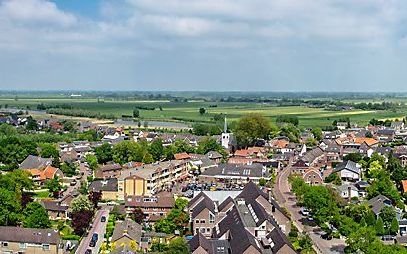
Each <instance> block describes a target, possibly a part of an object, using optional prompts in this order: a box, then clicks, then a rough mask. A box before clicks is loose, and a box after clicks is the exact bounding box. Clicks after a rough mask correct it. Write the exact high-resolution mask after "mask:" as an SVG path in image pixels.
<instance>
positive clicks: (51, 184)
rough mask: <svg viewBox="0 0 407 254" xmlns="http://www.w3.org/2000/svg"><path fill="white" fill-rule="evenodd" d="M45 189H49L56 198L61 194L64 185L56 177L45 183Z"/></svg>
mask: <svg viewBox="0 0 407 254" xmlns="http://www.w3.org/2000/svg"><path fill="white" fill-rule="evenodd" d="M45 188H47V189H48V190H49V191H50V192H51V193H52V194H53V196H54V197H58V195H59V192H60V191H61V190H62V185H61V182H60V181H59V178H58V177H57V176H56V177H54V178H53V179H49V180H47V181H45Z"/></svg>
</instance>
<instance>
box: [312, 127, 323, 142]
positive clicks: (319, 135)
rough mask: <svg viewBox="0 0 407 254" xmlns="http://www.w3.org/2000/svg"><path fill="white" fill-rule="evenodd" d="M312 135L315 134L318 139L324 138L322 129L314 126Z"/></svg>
mask: <svg viewBox="0 0 407 254" xmlns="http://www.w3.org/2000/svg"><path fill="white" fill-rule="evenodd" d="M311 133H312V135H314V138H315V139H316V140H318V141H321V140H322V138H323V134H322V130H321V128H313V129H312V131H311Z"/></svg>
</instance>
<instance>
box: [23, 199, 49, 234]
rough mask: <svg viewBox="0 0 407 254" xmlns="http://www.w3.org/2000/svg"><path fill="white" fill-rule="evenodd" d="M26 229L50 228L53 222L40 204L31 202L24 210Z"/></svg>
mask: <svg viewBox="0 0 407 254" xmlns="http://www.w3.org/2000/svg"><path fill="white" fill-rule="evenodd" d="M23 214H24V221H23V226H24V227H25V228H49V227H51V221H50V220H49V216H48V213H47V211H46V210H45V208H44V207H43V206H42V205H41V204H40V203H38V202H31V203H29V204H28V205H27V207H26V208H25V209H24V212H23Z"/></svg>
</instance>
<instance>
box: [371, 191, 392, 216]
mask: <svg viewBox="0 0 407 254" xmlns="http://www.w3.org/2000/svg"><path fill="white" fill-rule="evenodd" d="M367 202H368V204H369V205H370V206H371V207H372V211H373V212H374V213H375V214H379V213H380V211H381V210H382V208H383V207H385V206H390V205H391V200H390V199H389V198H387V197H386V196H383V195H377V196H376V197H374V198H371V199H369V201H367Z"/></svg>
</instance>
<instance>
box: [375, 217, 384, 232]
mask: <svg viewBox="0 0 407 254" xmlns="http://www.w3.org/2000/svg"><path fill="white" fill-rule="evenodd" d="M375 230H376V234H377V235H384V234H385V233H386V230H385V229H384V224H383V219H382V218H381V217H379V218H378V219H377V221H376V225H375Z"/></svg>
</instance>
